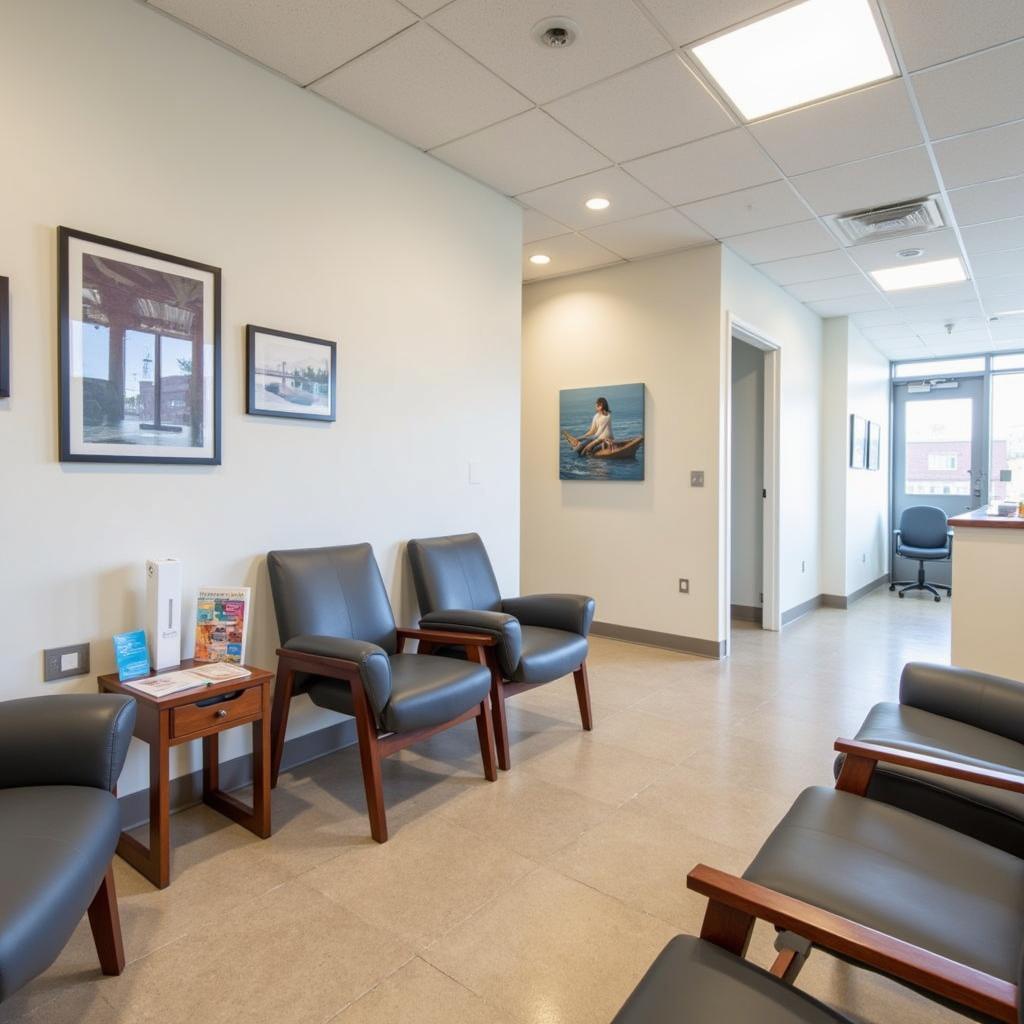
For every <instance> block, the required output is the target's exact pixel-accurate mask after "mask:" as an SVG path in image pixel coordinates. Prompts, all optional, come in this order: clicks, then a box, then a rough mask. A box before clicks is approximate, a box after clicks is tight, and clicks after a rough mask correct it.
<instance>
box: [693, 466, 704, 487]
mask: <svg viewBox="0 0 1024 1024" xmlns="http://www.w3.org/2000/svg"><path fill="white" fill-rule="evenodd" d="M690 486H691V487H703V486H704V470H703V469H691V470H690Z"/></svg>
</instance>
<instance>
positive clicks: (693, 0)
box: [641, 0, 778, 46]
mask: <svg viewBox="0 0 1024 1024" xmlns="http://www.w3.org/2000/svg"><path fill="white" fill-rule="evenodd" d="M641 3H642V4H643V5H644V7H646V8H647V10H649V11H650V12H651V14H652V15H653V16H654V17H655V19H656V20H657V21H658V24H660V25H661V27H662V28H663V29H665V31H666V32H667V33H668V34H669V36H671V38H672V42H674V43H675V44H676V46H685V45H686V44H687V43H693V42H696V41H697V40H698V39H703V38H704V36H710V35H713V34H714V33H716V32H720V31H722V29H726V28H730V27H731V26H733V25H736V24H738V23H739V22H741V21H747V20H748V19H749V18H755V17H757V15H759V14H764V12H765V11H769V10H771V9H772V8H773V7H777V6H778V0H686V3H680V0H641Z"/></svg>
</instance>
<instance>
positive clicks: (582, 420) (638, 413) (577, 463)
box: [558, 384, 645, 480]
mask: <svg viewBox="0 0 1024 1024" xmlns="http://www.w3.org/2000/svg"><path fill="white" fill-rule="evenodd" d="M644 395H645V388H644V385H643V384H612V385H608V386H605V387H599V388H571V389H569V390H565V391H562V392H560V394H559V430H560V434H561V439H560V449H559V459H558V468H559V477H560V478H561V479H562V480H643V478H644V447H643V445H644Z"/></svg>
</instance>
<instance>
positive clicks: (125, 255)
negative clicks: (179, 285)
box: [57, 227, 221, 466]
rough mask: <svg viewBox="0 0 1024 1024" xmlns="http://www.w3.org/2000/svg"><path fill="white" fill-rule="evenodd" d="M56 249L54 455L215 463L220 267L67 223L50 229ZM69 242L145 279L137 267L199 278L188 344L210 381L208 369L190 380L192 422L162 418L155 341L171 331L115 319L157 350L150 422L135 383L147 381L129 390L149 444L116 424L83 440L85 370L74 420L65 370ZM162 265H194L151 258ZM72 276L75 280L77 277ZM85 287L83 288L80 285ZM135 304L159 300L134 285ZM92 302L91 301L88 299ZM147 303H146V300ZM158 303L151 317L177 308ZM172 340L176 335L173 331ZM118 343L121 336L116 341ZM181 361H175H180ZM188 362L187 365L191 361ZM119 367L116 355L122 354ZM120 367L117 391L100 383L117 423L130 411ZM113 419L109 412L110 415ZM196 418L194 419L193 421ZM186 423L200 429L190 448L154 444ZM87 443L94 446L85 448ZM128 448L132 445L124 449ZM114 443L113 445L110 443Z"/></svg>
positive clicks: (151, 273)
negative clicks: (197, 315)
mask: <svg viewBox="0 0 1024 1024" xmlns="http://www.w3.org/2000/svg"><path fill="white" fill-rule="evenodd" d="M57 239H58V242H57V249H58V273H57V279H58V318H57V319H58V389H59V402H58V410H59V429H58V437H59V446H60V461H61V462H99V463H140V464H164V465H189V466H219V465H220V464H221V344H220V340H221V339H220V335H221V270H220V268H219V267H214V266H210V265H209V264H207V263H201V262H199V261H197V260H191V259H185V258H183V257H180V256H172V255H170V254H168V253H164V252H159V251H157V250H155V249H147V248H145V247H143V246H138V245H132V244H130V243H128V242H121V241H118V240H116V239H113V238H106V237H104V236H102V235H96V234H91V233H89V232H86V231H78V230H75V229H73V228H68V227H60V228H58V231H57ZM73 246H74V247H76V248H77V249H80V250H81V251H82V254H83V255H94V256H95V255H96V254H95V253H90V252H88V251H87V250H88V249H90V248H92V249H104V250H110V251H112V253H113V255H111V254H110V253H107V254H104V256H103V257H102V259H105V260H113V259H118V260H119V262H122V263H124V264H127V265H128V266H129V267H131V268H132V269H133V270H137V271H140V277H141V278H145V277H146V276H147V275H146V274H143V273H141V271H142V270H143V269H145V270H147V271H148V277H149V278H150V279H153V278H154V277H159V275H161V274H163V275H165V276H166V278H168V279H170V278H171V277H174V278H175V279H176V280H187V279H188V278H192V279H193V280H195V281H198V282H199V283H200V284H201V288H202V299H201V304H200V306H199V310H200V312H201V315H202V319H201V323H200V325H199V326H198V327H197V328H196V330H197V331H199V332H200V334H199V335H198V336H197V337H193V338H192V345H193V351H199V350H201V351H202V359H203V367H204V371H205V368H206V367H209V386H208V387H207V383H206V381H207V376H206V374H205V372H204V374H203V377H202V378H201V379H200V388H195V387H194V385H192V384H191V383H190V385H189V387H190V388H191V389H192V390H191V391H190V401H191V402H192V410H193V411H194V410H196V409H198V410H199V411H200V413H201V415H200V416H194V417H190V418H191V425H190V426H188V427H186V426H182V425H171V424H164V423H162V422H161V416H162V409H163V402H162V400H161V397H160V390H159V388H160V386H161V385H162V383H163V379H164V378H163V377H162V376H161V374H160V371H159V366H160V363H159V349H160V345H161V342H162V341H163V338H164V335H165V334H166V336H167V337H172V332H171V331H166V332H163V333H162V332H160V330H159V328H155V327H152V326H151V325H148V324H145V323H142V322H141V321H140V325H139V326H138V327H132V328H128V327H127V326H125V325H123V324H122V339H123V337H124V334H125V333H126V332H127V330H129V329H131V330H133V331H139V332H140V333H148V332H151V333H153V337H154V346H155V347H156V351H157V356H156V361H155V363H154V379H153V381H152V382H151V383H152V393H151V396H150V399H149V400H150V404H151V407H152V411H151V417H152V420H153V423H154V424H155V426H154V425H153V424H144V425H143V424H142V423H141V421H142V419H143V418H144V416H145V414H146V408H145V401H144V400H143V399H144V392H143V389H142V385H143V384H145V383H150V382H148V381H143V380H141V379H140V381H139V382H138V383H139V389H140V390H139V392H138V394H137V395H136V396H134V397H135V399H136V401H137V405H138V409H137V418H138V419H139V420H140V424H139V426H138V427H137V428H136V429H137V430H138V432H145V431H146V428H147V427H148V428H150V429H149V433H150V435H151V437H150V439H151V440H152V441H153V443H150V444H146V443H143V442H139V441H131V442H129V441H128V440H127V438H128V435H129V433H130V431H129V430H128V429H126V428H124V429H122V430H121V432H120V434H118V429H117V428H116V427H115V428H113V429H108V433H109V434H110V435H111V436H110V438H108V439H106V440H103V441H95V440H92V439H90V438H89V437H88V436H87V434H88V424H87V423H86V419H87V414H86V413H85V412H84V410H85V409H86V408H87V403H86V402H85V400H84V397H82V396H84V391H85V384H86V378H85V376H84V370H83V374H82V385H81V388H82V396H79V404H80V405H81V407H82V409H83V416H82V421H81V422H80V423H75V422H72V391H73V388H74V387H76V385H75V384H74V382H73V381H72V377H71V371H72V362H73V355H74V354H73V353H72V338H73V330H72V311H73V306H74V303H75V301H76V300H74V298H73V296H72V288H71V276H72V275H71V271H72V247H73ZM133 257H135V258H141V260H144V261H151V264H150V266H149V267H148V268H143V267H141V266H140V265H139V264H138V263H136V264H134V265H133V264H132V263H131V260H132V258H133ZM153 262H155V263H157V264H164V265H166V267H167V268H175V267H176V268H181V269H182V270H185V271H193V272H194V273H193V274H191V275H189V274H186V275H181V276H178V275H175V274H174V272H173V270H171V269H160V268H158V267H153V266H152V263H153ZM77 273H78V274H81V275H82V277H81V280H82V281H83V282H84V280H85V278H84V272H83V271H81V269H80V268H79V270H78V272H77ZM77 279H78V278H77V276H76V280H77ZM131 283H132V282H131V281H130V280H129V281H127V283H125V281H121V282H119V285H120V287H121V289H122V291H124V292H126V293H128V294H130V292H129V289H128V285H130V284H131ZM81 291H82V292H84V289H82V290H81ZM138 299H139V303H138V304H137V305H138V308H139V309H143V308H146V309H150V310H153V309H157V307H158V306H160V305H161V303H160V300H159V299H154V298H153V296H152V294H144V293H143V292H141V291H140V294H139V296H138ZM91 301H95V300H93V299H91ZM77 302H79V303H82V305H83V306H84V297H83V296H82V294H80V295H79V298H78V299H77ZM102 302H103V297H102V295H101V296H100V299H99V301H98V302H97V303H96V305H97V306H100V307H102ZM146 303H149V305H148V306H146V305H145V304H146ZM162 306H163V308H162V310H158V312H157V313H153V314H151V315H152V316H157V317H158V316H159V314H160V313H161V312H162V313H163V314H164V315H168V314H169V312H180V310H172V304H171V303H163V304H162ZM139 315H140V317H143V318H144V314H142V313H140V314H139ZM76 322H77V323H79V325H80V326H81V325H82V321H76ZM180 335H181V332H179V336H178V337H177V338H175V339H174V340H179V341H181V340H182V337H181V336H180ZM123 344H124V342H123V340H122V346H123ZM179 362H181V360H179ZM189 362H190V365H192V363H191V361H189ZM122 366H123V360H122ZM124 376H125V374H124V372H123V370H122V379H121V387H120V392H121V395H120V396H117V389H115V388H114V387H113V382H112V381H109V379H108V381H107V389H108V393H109V394H113V395H114V396H115V401H116V402H119V403H120V414H121V420H120V422H121V424H122V427H123V424H124V423H126V422H128V420H129V417H127V416H126V415H125V412H124V407H125V403H126V397H125V395H124V380H123V378H124ZM188 377H189V379H190V381H191V378H192V372H191V369H189V371H188ZM200 389H201V407H200V405H197V403H196V402H195V392H196V391H199V390H200ZM184 404H185V403H184V402H180V403H179V405H182V406H183V405H184ZM114 418H115V419H116V415H115V417H114ZM197 420H198V423H197V422H196V421H197ZM186 429H189V430H191V432H192V435H193V437H194V438H195V437H196V436H197V435H200V434H201V436H202V443H201V444H198V445H194V446H193V447H192V448H191V449H189V448H186V447H184V446H177V445H169V444H168V445H161V444H159V443H158V441H159V438H160V437H161V436H168V437H169V436H172V435H174V434H179V435H180V434H182V433H184V431H185V430H186ZM122 444H123V445H124V448H125V450H124V452H123V453H122V452H121V451H118V450H116V449H117V448H118V447H119V446H120V445H122ZM90 445H95V447H94V448H93V450H88V449H89V446H90ZM132 448H135V449H136V451H134V452H133V451H131V449H132ZM111 449H115V450H111ZM190 450H191V451H192V452H194V453H195V454H191V455H189V454H184V452H187V451H190ZM163 451H167V452H168V454H166V455H165V454H163Z"/></svg>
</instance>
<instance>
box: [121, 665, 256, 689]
mask: <svg viewBox="0 0 1024 1024" xmlns="http://www.w3.org/2000/svg"><path fill="white" fill-rule="evenodd" d="M249 674H250V673H249V670H248V669H244V668H239V667H238V666H237V665H221V664H216V665H196V667H195V668H184V669H179V670H178V671H176V672H165V673H163V674H162V675H159V676H153V678H152V679H146V680H139V681H137V682H126V683H125V685H126V686H130V687H131V688H132V689H133V690H140V691H141V692H142V693H146V694H149V696H150V697H168V696H170V695H171V694H172V693H178V692H179V691H181V690H194V689H195V688H196V687H199V686H204V687H205V686H213V684H214V683H222V682H226V681H228V680H230V679H242V678H244V677H245V676H248V675H249Z"/></svg>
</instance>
